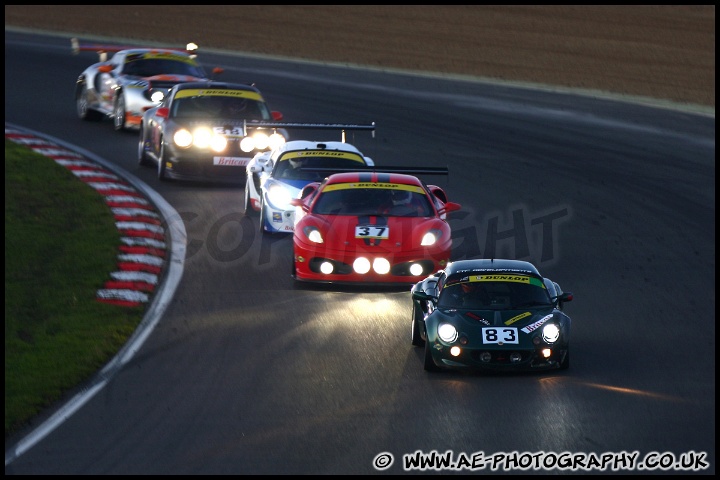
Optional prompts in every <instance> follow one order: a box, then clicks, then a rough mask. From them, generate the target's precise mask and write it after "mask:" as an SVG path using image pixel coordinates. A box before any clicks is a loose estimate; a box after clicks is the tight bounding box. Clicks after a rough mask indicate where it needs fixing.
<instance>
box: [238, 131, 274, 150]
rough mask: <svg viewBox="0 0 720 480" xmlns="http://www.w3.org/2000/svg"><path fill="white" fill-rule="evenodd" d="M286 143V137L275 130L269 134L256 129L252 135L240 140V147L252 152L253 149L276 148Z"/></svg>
mask: <svg viewBox="0 0 720 480" xmlns="http://www.w3.org/2000/svg"><path fill="white" fill-rule="evenodd" d="M284 143H285V137H283V136H282V135H281V134H279V133H277V132H275V133H272V134H271V135H268V134H267V133H266V132H263V131H261V130H257V131H255V132H254V133H253V134H252V135H248V136H247V137H244V138H243V139H242V140H241V141H240V149H241V150H242V151H243V152H252V151H253V150H265V149H267V148H269V149H273V150H274V149H276V148H278V147H280V146H281V145H282V144H284Z"/></svg>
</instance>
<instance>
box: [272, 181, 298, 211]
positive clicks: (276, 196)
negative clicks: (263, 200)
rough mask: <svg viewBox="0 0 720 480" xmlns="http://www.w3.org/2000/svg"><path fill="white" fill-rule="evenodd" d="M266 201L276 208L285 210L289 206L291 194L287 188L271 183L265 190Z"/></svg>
mask: <svg viewBox="0 0 720 480" xmlns="http://www.w3.org/2000/svg"><path fill="white" fill-rule="evenodd" d="M267 196H268V201H269V202H270V203H271V204H272V205H273V206H274V207H275V208H278V209H282V210H287V209H289V208H290V200H291V199H292V196H291V195H290V192H288V191H287V189H286V188H285V187H283V186H281V185H278V184H273V185H270V188H268V190H267Z"/></svg>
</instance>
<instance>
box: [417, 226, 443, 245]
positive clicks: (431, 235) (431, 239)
mask: <svg viewBox="0 0 720 480" xmlns="http://www.w3.org/2000/svg"><path fill="white" fill-rule="evenodd" d="M441 236H442V231H441V230H437V229H435V228H433V229H432V230H430V231H429V232H427V233H426V234H425V235H423V238H422V240H421V241H420V245H422V246H423V247H429V246H430V245H435V243H436V242H437V241H438V240H439V239H440V237H441Z"/></svg>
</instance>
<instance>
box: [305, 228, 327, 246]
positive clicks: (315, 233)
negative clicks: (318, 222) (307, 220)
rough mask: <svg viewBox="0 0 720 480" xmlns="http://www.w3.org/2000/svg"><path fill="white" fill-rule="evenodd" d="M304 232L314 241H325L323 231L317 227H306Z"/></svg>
mask: <svg viewBox="0 0 720 480" xmlns="http://www.w3.org/2000/svg"><path fill="white" fill-rule="evenodd" d="M303 233H304V234H305V236H306V237H307V238H308V240H310V241H311V242H313V243H323V241H324V240H323V237H322V233H320V230H318V229H317V228H316V227H305V228H304V229H303Z"/></svg>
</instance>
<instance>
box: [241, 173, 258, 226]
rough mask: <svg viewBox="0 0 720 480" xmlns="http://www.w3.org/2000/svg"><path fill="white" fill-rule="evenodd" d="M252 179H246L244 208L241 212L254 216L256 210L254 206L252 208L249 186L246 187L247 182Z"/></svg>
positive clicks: (247, 215)
mask: <svg viewBox="0 0 720 480" xmlns="http://www.w3.org/2000/svg"><path fill="white" fill-rule="evenodd" d="M251 181H252V180H248V181H247V182H245V209H244V210H243V214H244V215H245V216H246V217H254V216H255V215H257V212H256V211H255V209H254V208H252V202H251V201H250V187H248V183H250V182H251Z"/></svg>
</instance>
